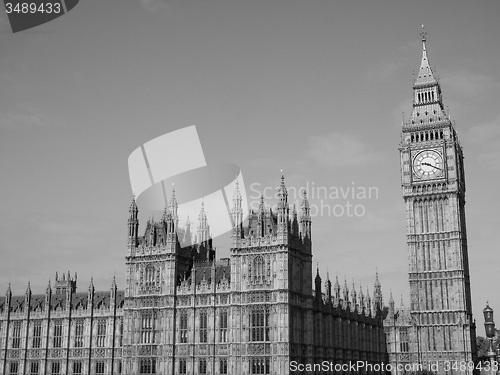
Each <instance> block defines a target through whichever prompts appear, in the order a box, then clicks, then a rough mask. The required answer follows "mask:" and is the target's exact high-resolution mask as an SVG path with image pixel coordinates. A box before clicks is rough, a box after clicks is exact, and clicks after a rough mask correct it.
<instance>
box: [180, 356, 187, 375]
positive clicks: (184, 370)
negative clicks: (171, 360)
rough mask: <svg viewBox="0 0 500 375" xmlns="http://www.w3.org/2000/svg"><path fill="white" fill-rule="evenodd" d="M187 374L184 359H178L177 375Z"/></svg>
mask: <svg viewBox="0 0 500 375" xmlns="http://www.w3.org/2000/svg"><path fill="white" fill-rule="evenodd" d="M186 373H187V363H186V360H185V359H180V360H179V374H186Z"/></svg>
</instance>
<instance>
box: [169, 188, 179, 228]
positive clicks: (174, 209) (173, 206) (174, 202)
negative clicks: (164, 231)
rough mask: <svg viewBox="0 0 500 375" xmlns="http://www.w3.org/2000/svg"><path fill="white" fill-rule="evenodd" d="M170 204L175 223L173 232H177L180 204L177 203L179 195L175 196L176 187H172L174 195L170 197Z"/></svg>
mask: <svg viewBox="0 0 500 375" xmlns="http://www.w3.org/2000/svg"><path fill="white" fill-rule="evenodd" d="M169 206H170V212H171V213H172V221H173V224H174V230H173V232H175V231H177V228H178V227H179V215H178V214H177V210H178V204H177V197H176V196H175V187H172V197H170V205H169ZM173 232H172V233H173Z"/></svg>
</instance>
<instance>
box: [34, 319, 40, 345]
mask: <svg viewBox="0 0 500 375" xmlns="http://www.w3.org/2000/svg"><path fill="white" fill-rule="evenodd" d="M41 344H42V322H41V321H40V320H35V321H34V322H33V348H35V349H37V348H39V347H40V346H41Z"/></svg>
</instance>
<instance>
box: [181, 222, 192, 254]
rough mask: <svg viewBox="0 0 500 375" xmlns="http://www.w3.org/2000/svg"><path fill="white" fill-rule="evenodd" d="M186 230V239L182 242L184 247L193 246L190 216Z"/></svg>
mask: <svg viewBox="0 0 500 375" xmlns="http://www.w3.org/2000/svg"><path fill="white" fill-rule="evenodd" d="M185 227H186V230H185V231H184V238H183V240H182V246H183V247H186V246H191V244H192V242H193V239H192V234H191V221H190V220H189V216H188V217H187V219H186V226H185Z"/></svg>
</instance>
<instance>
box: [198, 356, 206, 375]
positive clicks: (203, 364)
mask: <svg viewBox="0 0 500 375" xmlns="http://www.w3.org/2000/svg"><path fill="white" fill-rule="evenodd" d="M199 367H200V368H199V370H200V371H199V373H200V374H206V373H207V360H206V359H200V362H199Z"/></svg>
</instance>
